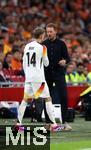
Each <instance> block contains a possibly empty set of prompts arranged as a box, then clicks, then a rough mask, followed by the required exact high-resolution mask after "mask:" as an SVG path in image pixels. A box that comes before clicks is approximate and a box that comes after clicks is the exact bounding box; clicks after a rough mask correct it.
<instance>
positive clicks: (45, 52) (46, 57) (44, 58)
mask: <svg viewBox="0 0 91 150" xmlns="http://www.w3.org/2000/svg"><path fill="white" fill-rule="evenodd" d="M43 64H44V66H45V67H47V66H48V65H49V59H48V56H47V47H46V46H44V45H43Z"/></svg>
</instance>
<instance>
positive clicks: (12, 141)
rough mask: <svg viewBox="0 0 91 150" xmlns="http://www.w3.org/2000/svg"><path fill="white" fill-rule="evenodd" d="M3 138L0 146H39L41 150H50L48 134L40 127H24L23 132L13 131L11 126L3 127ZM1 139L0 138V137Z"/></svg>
mask: <svg viewBox="0 0 91 150" xmlns="http://www.w3.org/2000/svg"><path fill="white" fill-rule="evenodd" d="M2 135H4V136H3V138H4V139H3V143H2V145H3V146H4V147H5V146H8V147H12V146H13V150H14V148H15V147H16V146H21V147H22V146H23V148H24V146H25V147H26V146H30V145H31V146H33V150H35V147H37V149H38V146H41V148H42V147H43V148H42V149H43V150H50V132H49V131H48V130H46V129H45V128H44V127H41V126H35V125H34V126H24V130H17V132H16V131H15V130H13V127H12V126H6V127H5V126H4V127H3V132H2V134H1V136H2ZM0 139H1V137H0Z"/></svg>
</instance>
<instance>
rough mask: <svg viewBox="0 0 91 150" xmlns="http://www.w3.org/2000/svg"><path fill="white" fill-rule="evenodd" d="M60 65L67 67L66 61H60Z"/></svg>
mask: <svg viewBox="0 0 91 150" xmlns="http://www.w3.org/2000/svg"><path fill="white" fill-rule="evenodd" d="M58 64H59V65H60V66H65V65H66V60H64V59H62V60H60V61H59V62H58Z"/></svg>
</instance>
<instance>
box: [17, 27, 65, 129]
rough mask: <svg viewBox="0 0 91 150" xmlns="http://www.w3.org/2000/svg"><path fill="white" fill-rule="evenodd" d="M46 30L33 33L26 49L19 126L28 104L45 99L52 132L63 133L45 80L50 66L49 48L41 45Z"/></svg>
mask: <svg viewBox="0 0 91 150" xmlns="http://www.w3.org/2000/svg"><path fill="white" fill-rule="evenodd" d="M44 37H45V30H44V29H43V28H41V27H37V28H36V29H35V30H34V32H33V38H34V39H32V40H31V41H30V42H29V43H28V44H27V45H26V46H25V48H24V55H23V69H24V72H25V87H24V98H23V100H22V102H21V104H20V107H19V110H18V122H17V125H21V124H22V119H23V116H24V112H25V109H26V106H27V102H28V101H29V100H32V99H36V100H37V99H38V98H40V97H41V98H43V99H44V100H45V105H46V111H47V114H48V116H49V118H50V120H51V122H52V123H53V124H51V125H50V130H52V131H61V130H63V128H62V127H61V126H59V125H57V123H56V121H55V115H54V110H53V105H52V100H51V97H50V93H49V89H48V86H47V83H46V80H45V75H44V66H45V67H47V66H48V65H49V60H48V57H47V48H46V46H44V45H41V44H40V43H41V42H42V41H43V40H44Z"/></svg>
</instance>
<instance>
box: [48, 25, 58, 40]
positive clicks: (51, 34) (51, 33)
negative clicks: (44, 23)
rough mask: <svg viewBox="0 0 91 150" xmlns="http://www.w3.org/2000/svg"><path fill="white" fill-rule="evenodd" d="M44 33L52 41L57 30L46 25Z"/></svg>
mask: <svg viewBox="0 0 91 150" xmlns="http://www.w3.org/2000/svg"><path fill="white" fill-rule="evenodd" d="M46 33H47V37H48V38H49V39H50V40H52V41H53V40H55V38H56V34H57V31H56V30H55V29H54V28H53V27H47V28H46Z"/></svg>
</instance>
